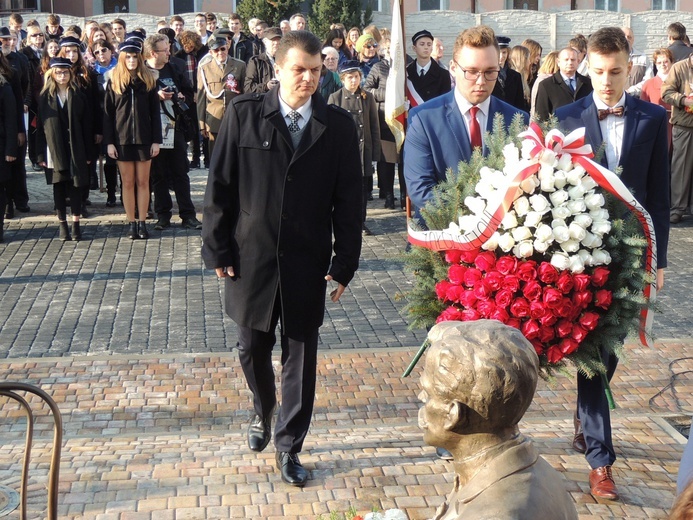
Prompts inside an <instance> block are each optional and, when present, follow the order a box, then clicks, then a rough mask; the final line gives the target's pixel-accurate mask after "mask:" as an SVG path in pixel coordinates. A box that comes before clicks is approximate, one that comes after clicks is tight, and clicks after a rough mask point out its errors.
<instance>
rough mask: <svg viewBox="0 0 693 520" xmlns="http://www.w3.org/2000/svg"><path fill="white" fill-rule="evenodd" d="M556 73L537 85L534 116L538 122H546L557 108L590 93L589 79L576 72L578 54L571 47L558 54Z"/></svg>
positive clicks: (590, 84)
mask: <svg viewBox="0 0 693 520" xmlns="http://www.w3.org/2000/svg"><path fill="white" fill-rule="evenodd" d="M557 65H558V72H556V74H554V75H553V76H551V77H550V78H546V79H545V80H544V81H542V82H541V83H539V87H537V100H536V108H535V114H536V119H537V120H539V121H546V120H547V119H548V118H549V117H550V116H551V115H552V114H553V113H554V112H556V109H557V108H560V107H562V106H565V105H569V104H570V103H574V102H575V101H577V100H578V99H582V98H584V97H585V96H587V95H588V94H590V93H592V83H591V82H590V79H589V78H588V77H586V76H583V75H582V74H579V73H578V72H576V71H577V66H578V54H577V51H576V50H575V49H573V48H571V47H566V48H565V49H563V50H561V52H560V53H559V54H558V60H557Z"/></svg>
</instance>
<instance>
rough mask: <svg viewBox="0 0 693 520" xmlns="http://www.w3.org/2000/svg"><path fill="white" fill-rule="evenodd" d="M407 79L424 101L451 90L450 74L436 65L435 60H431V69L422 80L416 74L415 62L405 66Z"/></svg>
mask: <svg viewBox="0 0 693 520" xmlns="http://www.w3.org/2000/svg"><path fill="white" fill-rule="evenodd" d="M407 78H408V79H409V80H410V81H411V82H412V85H414V89H416V92H418V94H419V95H420V96H421V99H423V100H424V101H428V100H429V99H433V98H434V97H438V96H440V95H442V94H446V93H448V92H450V89H451V88H452V85H451V81H450V73H449V72H448V71H447V70H445V69H444V68H442V67H441V66H440V65H438V63H436V60H431V67H430V68H429V69H428V72H427V73H426V74H424V76H423V78H422V77H421V76H419V75H418V74H417V71H416V60H414V61H412V62H411V63H410V64H409V65H407Z"/></svg>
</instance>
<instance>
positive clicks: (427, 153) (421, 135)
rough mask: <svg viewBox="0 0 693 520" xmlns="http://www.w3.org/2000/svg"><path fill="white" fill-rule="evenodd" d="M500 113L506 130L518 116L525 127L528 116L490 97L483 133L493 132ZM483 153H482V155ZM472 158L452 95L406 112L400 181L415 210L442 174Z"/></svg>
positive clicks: (461, 118)
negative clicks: (517, 115)
mask: <svg viewBox="0 0 693 520" xmlns="http://www.w3.org/2000/svg"><path fill="white" fill-rule="evenodd" d="M497 113H501V114H502V115H503V117H504V119H505V127H506V130H507V128H508V127H509V126H510V123H511V121H512V118H513V116H514V115H515V114H517V113H519V114H522V118H523V119H524V121H525V124H527V123H528V122H529V114H527V112H523V111H521V110H518V109H516V108H515V107H513V106H511V105H508V104H507V103H505V102H504V101H501V100H500V99H496V98H494V97H493V96H491V104H490V106H489V118H488V124H487V125H486V131H488V132H490V131H491V130H492V129H493V118H494V116H495V114H497ZM486 152H487V150H484V153H486ZM471 156H472V146H471V144H470V141H469V134H468V133H467V127H466V125H465V123H464V119H463V116H462V113H461V112H460V109H459V108H458V107H457V103H456V102H455V93H454V92H449V93H448V94H445V95H443V96H440V97H438V98H436V99H433V100H431V101H429V102H428V103H424V104H423V105H419V106H418V107H416V108H414V109H412V110H411V111H410V112H409V123H408V126H407V137H406V139H405V141H404V177H405V179H406V181H407V193H408V194H409V197H410V198H411V200H412V202H413V203H414V204H415V205H416V207H417V208H421V207H423V206H424V204H425V203H426V202H427V201H428V200H429V199H430V198H431V197H432V195H433V188H434V187H435V186H436V184H438V183H440V182H442V181H443V180H445V176H446V170H447V169H448V168H452V169H453V171H455V172H456V171H457V165H458V164H459V163H460V161H468V160H469V159H470V158H471Z"/></svg>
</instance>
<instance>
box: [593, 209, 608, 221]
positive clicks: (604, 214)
mask: <svg viewBox="0 0 693 520" xmlns="http://www.w3.org/2000/svg"><path fill="white" fill-rule="evenodd" d="M590 217H592V220H609V210H608V209H605V208H600V209H593V210H590Z"/></svg>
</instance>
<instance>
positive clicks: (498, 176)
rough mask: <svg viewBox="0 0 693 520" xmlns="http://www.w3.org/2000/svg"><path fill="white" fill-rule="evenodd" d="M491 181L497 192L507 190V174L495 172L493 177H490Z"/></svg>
mask: <svg viewBox="0 0 693 520" xmlns="http://www.w3.org/2000/svg"><path fill="white" fill-rule="evenodd" d="M490 180H491V184H492V185H493V187H494V188H496V189H497V190H500V189H501V188H502V189H503V190H505V189H506V188H507V185H508V177H507V176H506V175H505V174H503V172H499V171H498V170H494V171H493V175H492V176H491V177H490Z"/></svg>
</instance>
